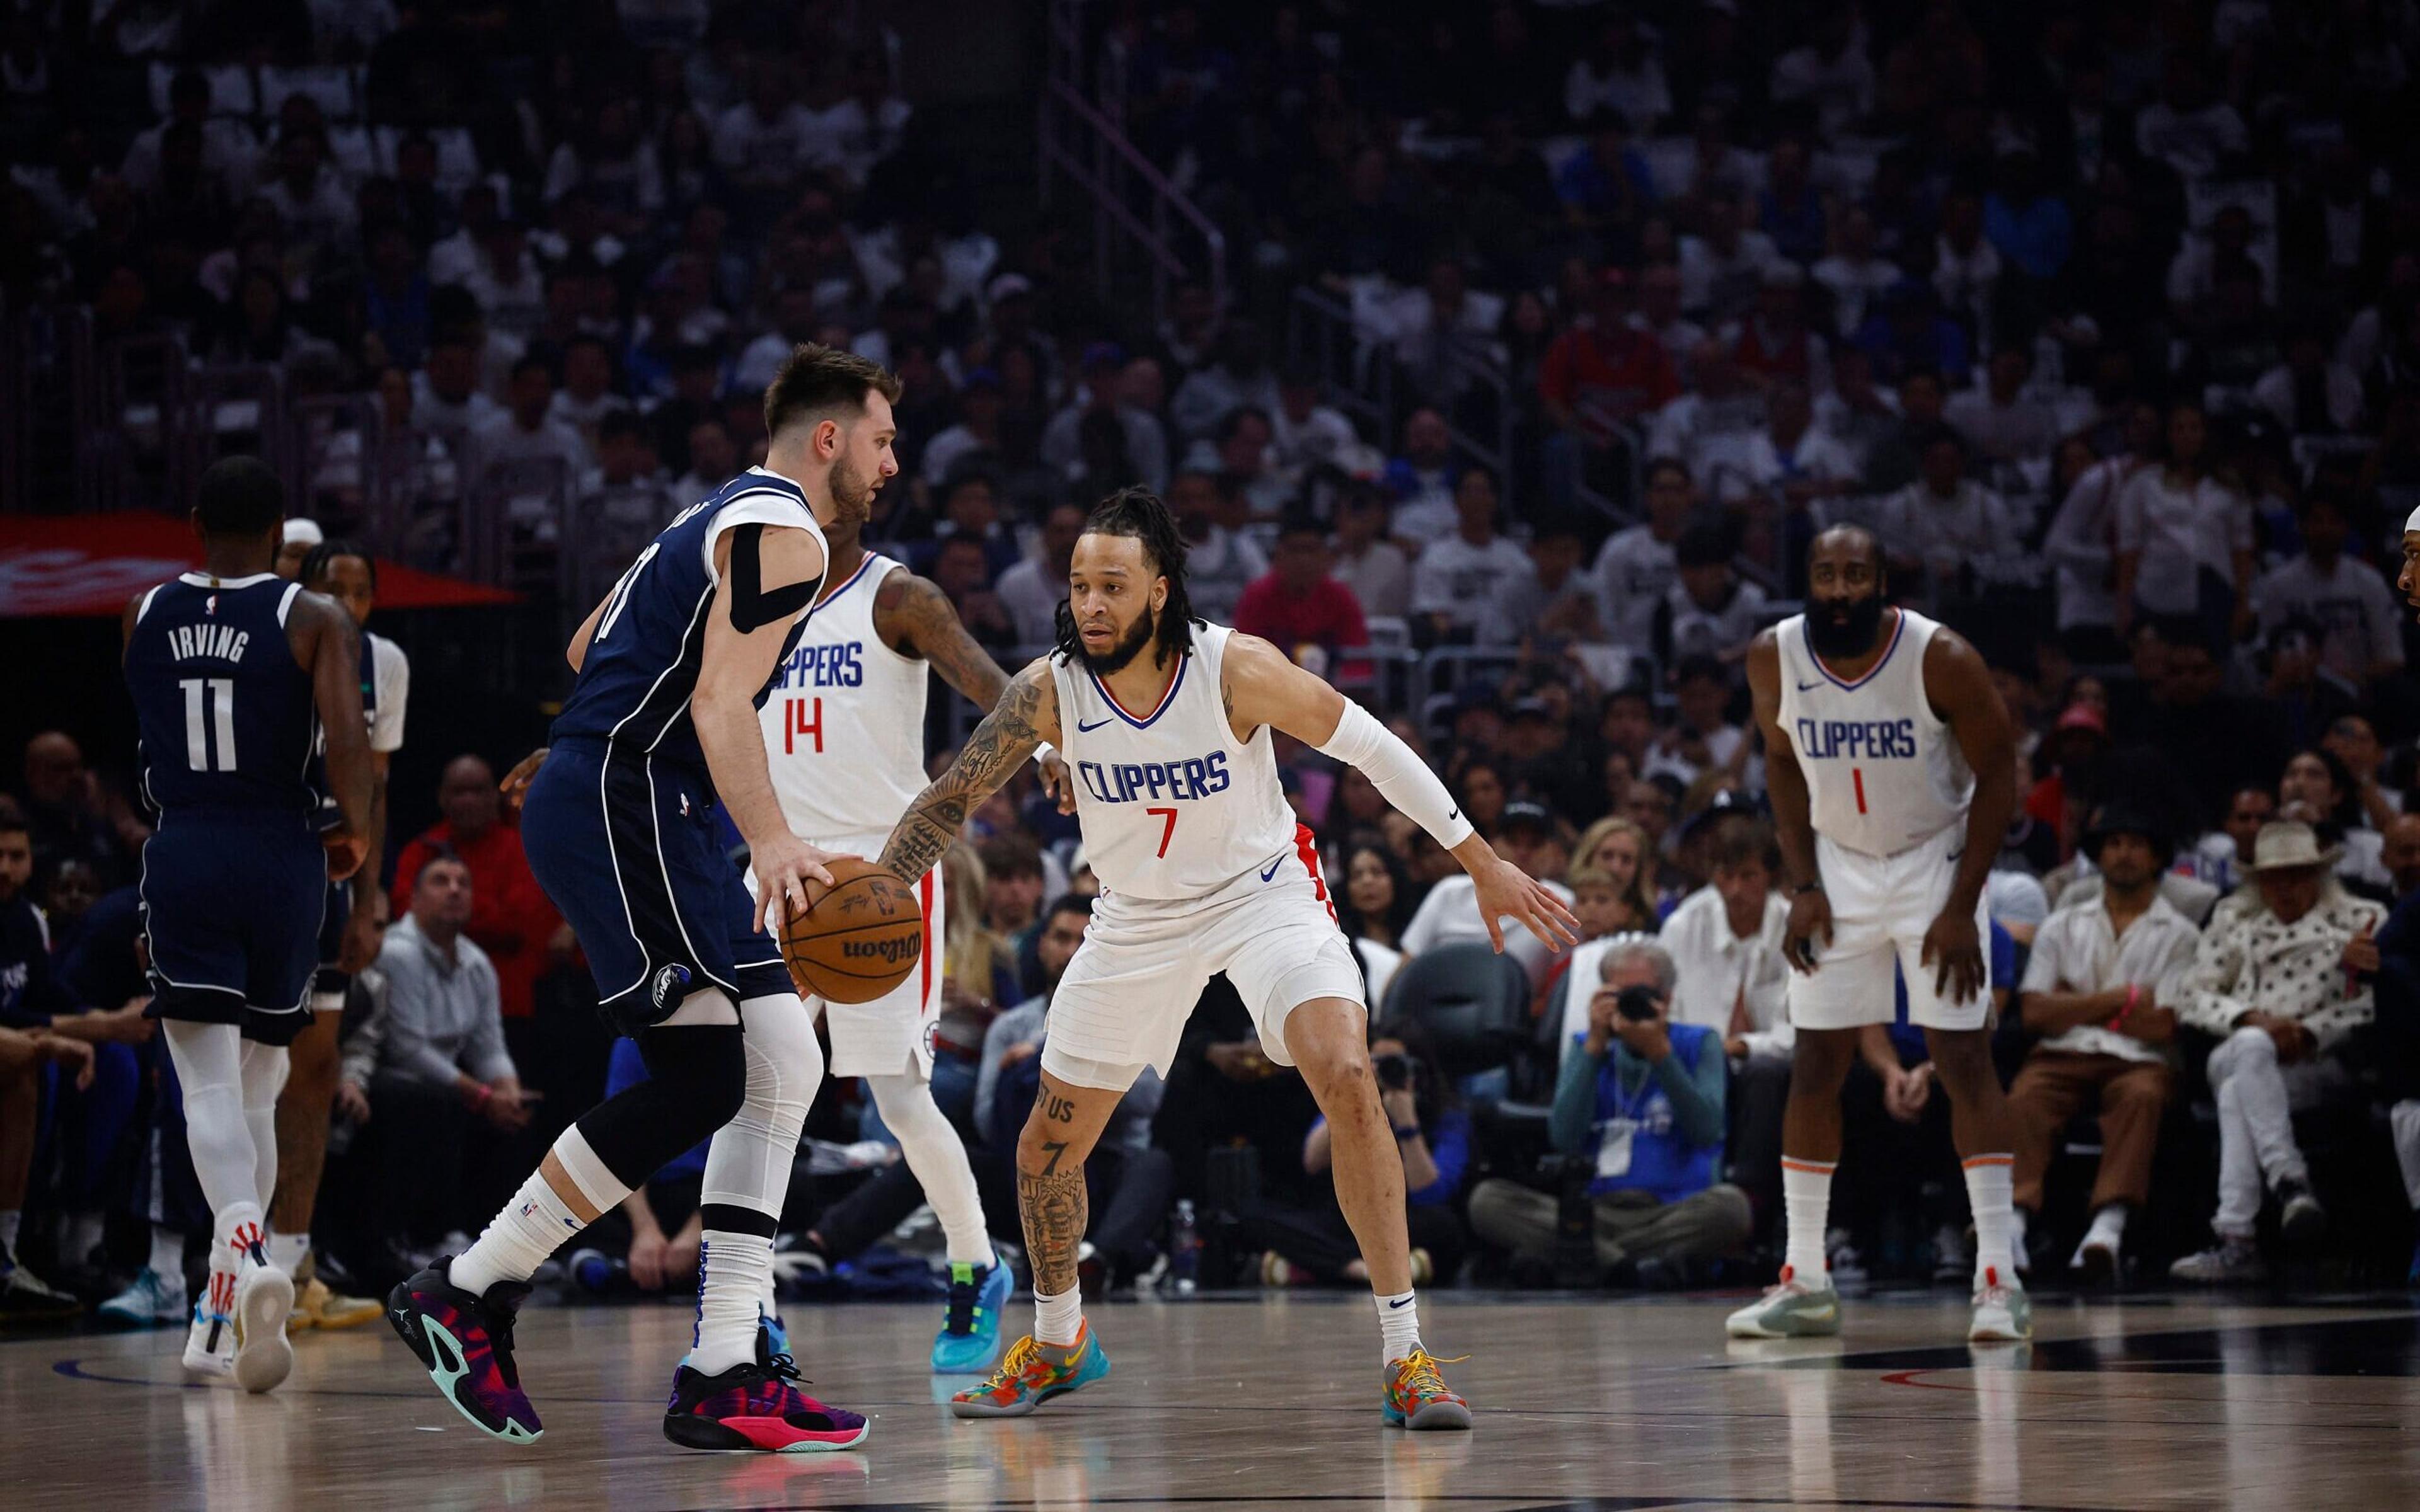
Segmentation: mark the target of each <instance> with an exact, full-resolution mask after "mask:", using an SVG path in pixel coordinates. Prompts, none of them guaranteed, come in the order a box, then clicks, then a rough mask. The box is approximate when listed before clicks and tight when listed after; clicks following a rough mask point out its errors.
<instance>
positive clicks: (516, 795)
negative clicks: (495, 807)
mask: <svg viewBox="0 0 2420 1512" xmlns="http://www.w3.org/2000/svg"><path fill="white" fill-rule="evenodd" d="M550 749H551V747H547V746H540V747H539V748H537V749H535V750H534V751H531V752H530V753H529V754H528V755H526V756H524V757H522V758H521V759H520V763H519V764H516V765H515V766H514V767H513V769H512V770H511V771H509V772H506V773H505V774H504V780H503V781H501V782H499V783H497V784H496V791H497V792H499V793H501V794H503V795H504V802H505V804H506V805H507V806H509V807H510V808H511V809H512V810H513V812H515V813H519V812H520V811H521V800H522V799H524V798H526V797H528V796H529V785H530V779H532V778H534V777H535V776H537V769H538V768H539V767H541V766H544V765H545V764H546V753H547V752H548V750H550Z"/></svg>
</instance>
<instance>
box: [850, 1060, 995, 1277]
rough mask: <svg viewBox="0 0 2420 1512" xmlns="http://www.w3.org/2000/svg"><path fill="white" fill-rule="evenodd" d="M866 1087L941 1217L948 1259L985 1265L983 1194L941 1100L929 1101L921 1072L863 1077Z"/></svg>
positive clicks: (988, 1259) (987, 1260)
mask: <svg viewBox="0 0 2420 1512" xmlns="http://www.w3.org/2000/svg"><path fill="white" fill-rule="evenodd" d="M865 1085H866V1088H868V1089H869V1090H871V1091H872V1092H873V1093H874V1105H875V1107H876V1109H877V1110H879V1111H880V1113H881V1114H882V1121H883V1124H884V1125H885V1126H886V1127H888V1128H889V1129H890V1131H891V1133H892V1136H893V1137H895V1138H896V1139H897V1140H898V1141H899V1153H900V1154H901V1155H903V1156H905V1157H906V1158H907V1168H908V1169H909V1170H911V1171H913V1172H915V1173H916V1181H917V1184H918V1185H920V1186H922V1187H923V1189H924V1200H925V1201H927V1202H929V1203H931V1204H932V1205H933V1215H934V1216H935V1217H937V1218H939V1220H940V1221H941V1235H942V1238H943V1239H945V1240H946V1241H947V1242H948V1243H949V1247H950V1258H951V1259H952V1260H954V1261H958V1262H961V1263H964V1264H968V1265H989V1264H990V1263H991V1260H992V1248H991V1239H990V1236H989V1234H988V1233H987V1232H986V1231H985V1227H984V1213H983V1196H982V1194H981V1193H979V1192H978V1191H976V1189H975V1172H974V1166H973V1165H972V1164H971V1163H970V1162H969V1161H968V1159H967V1147H966V1145H965V1143H964V1142H963V1141H961V1140H960V1139H959V1138H958V1131H957V1130H955V1129H954V1128H952V1127H951V1126H950V1120H949V1119H948V1118H947V1117H946V1116H945V1115H944V1114H943V1113H942V1112H941V1108H940V1104H939V1103H935V1102H934V1101H933V1088H932V1084H931V1083H929V1082H927V1081H925V1080H924V1079H923V1077H921V1076H868V1077H867V1078H866V1079H865Z"/></svg>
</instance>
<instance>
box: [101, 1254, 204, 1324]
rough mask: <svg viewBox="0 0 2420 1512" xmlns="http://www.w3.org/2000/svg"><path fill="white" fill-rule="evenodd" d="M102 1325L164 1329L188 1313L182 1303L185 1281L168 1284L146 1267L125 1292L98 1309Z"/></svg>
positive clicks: (161, 1276)
mask: <svg viewBox="0 0 2420 1512" xmlns="http://www.w3.org/2000/svg"><path fill="white" fill-rule="evenodd" d="M98 1310H99V1313H100V1316H101V1320H102V1321H103V1322H108V1323H116V1324H118V1325H120V1326H122V1327H126V1328H164V1327H166V1326H167V1325H169V1324H171V1323H175V1322H177V1321H178V1320H179V1319H183V1318H184V1317H185V1316H186V1315H187V1313H188V1312H190V1311H191V1309H190V1307H189V1306H188V1305H187V1304H186V1301H185V1278H184V1277H183V1276H182V1275H179V1276H177V1277H176V1278H175V1279H174V1280H171V1279H170V1278H169V1277H167V1276H163V1275H162V1274H161V1273H159V1272H157V1271H154V1270H153V1269H151V1268H150V1267H149V1266H145V1267H144V1268H143V1270H142V1273H140V1274H138V1275H136V1276H135V1278H134V1279H133V1280H132V1281H131V1282H129V1283H128V1284H127V1288H126V1289H125V1290H123V1291H121V1292H119V1293H118V1294H117V1295H116V1296H115V1297H112V1298H110V1299H109V1300H108V1301H107V1302H104V1303H102V1304H101V1306H100V1308H99V1309H98Z"/></svg>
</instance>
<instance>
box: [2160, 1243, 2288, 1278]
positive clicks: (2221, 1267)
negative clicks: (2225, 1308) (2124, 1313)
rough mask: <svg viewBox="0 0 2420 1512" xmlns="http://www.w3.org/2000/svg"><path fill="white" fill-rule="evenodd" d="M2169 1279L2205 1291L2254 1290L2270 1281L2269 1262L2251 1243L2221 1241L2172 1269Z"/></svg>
mask: <svg viewBox="0 0 2420 1512" xmlns="http://www.w3.org/2000/svg"><path fill="white" fill-rule="evenodd" d="M2168 1275H2169V1278H2170V1279H2172V1280H2177V1281H2190V1282H2193V1283H2195V1285H2197V1286H2205V1287H2226V1286H2239V1287H2240V1286H2253V1285H2256V1284H2257V1283H2259V1282H2262V1281H2266V1280H2268V1279H2269V1262H2268V1261H2266V1260H2263V1259H2262V1258H2261V1257H2260V1252H2259V1251H2258V1250H2257V1249H2256V1248H2254V1247H2253V1243H2252V1241H2250V1240H2249V1239H2227V1238H2221V1239H2220V1240H2219V1242H2217V1243H2215V1244H2212V1245H2211V1247H2210V1248H2208V1249H2206V1250H2203V1251H2201V1252H2200V1253H2198V1254H2195V1255H2188V1256H2186V1257H2184V1258H2182V1259H2180V1260H2179V1261H2177V1262H2176V1263H2175V1264H2174V1265H2171V1266H2169V1267H2168Z"/></svg>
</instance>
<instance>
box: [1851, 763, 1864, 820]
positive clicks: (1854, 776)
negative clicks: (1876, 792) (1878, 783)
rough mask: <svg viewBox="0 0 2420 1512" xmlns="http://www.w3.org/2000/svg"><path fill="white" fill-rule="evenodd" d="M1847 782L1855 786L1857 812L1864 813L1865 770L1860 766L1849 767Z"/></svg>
mask: <svg viewBox="0 0 2420 1512" xmlns="http://www.w3.org/2000/svg"><path fill="white" fill-rule="evenodd" d="M1849 780H1850V781H1852V782H1854V783H1855V784H1856V785H1857V812H1859V813H1864V812H1865V811H1866V769H1865V768H1864V767H1862V766H1852V767H1850V768H1849Z"/></svg>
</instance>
